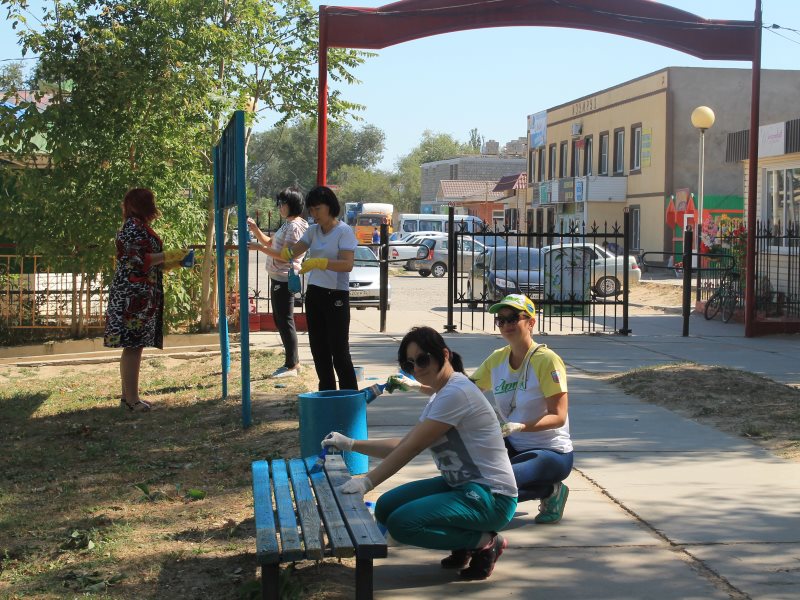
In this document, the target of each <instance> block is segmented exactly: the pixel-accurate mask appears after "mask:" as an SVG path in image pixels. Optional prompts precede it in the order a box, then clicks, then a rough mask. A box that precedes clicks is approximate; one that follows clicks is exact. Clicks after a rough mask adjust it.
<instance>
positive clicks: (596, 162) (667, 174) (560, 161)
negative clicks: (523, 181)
mask: <svg viewBox="0 0 800 600" xmlns="http://www.w3.org/2000/svg"><path fill="white" fill-rule="evenodd" d="M750 84H751V72H750V70H749V69H717V68H714V69H707V68H692V67H667V68H665V69H662V70H660V71H656V72H654V73H650V74H648V75H644V76H642V77H639V78H637V79H634V80H631V81H628V82H625V83H623V84H620V85H617V86H614V87H611V88H608V89H605V90H601V91H599V92H596V93H594V94H590V95H588V96H584V97H582V98H577V99H575V100H572V101H570V102H567V103H565V104H561V105H559V106H555V107H552V108H549V109H547V110H544V111H541V112H538V113H535V114H532V115H530V116H529V117H528V136H529V140H530V148H531V149H530V150H529V153H528V180H529V181H530V184H529V187H528V190H527V198H526V200H527V202H528V204H529V206H530V210H531V217H532V223H531V229H532V230H533V231H545V230H547V228H548V227H549V226H554V227H555V228H556V229H558V228H559V227H564V228H566V227H568V226H569V225H570V223H571V222H586V223H587V224H588V225H589V226H591V225H592V224H593V223H596V224H597V225H598V226H599V227H600V229H601V230H602V228H603V227H604V226H605V225H606V224H607V225H608V227H609V228H611V227H613V225H614V224H615V223H619V224H620V225H621V224H622V220H623V211H624V210H625V209H626V208H628V209H630V211H631V216H632V231H631V244H632V248H635V249H641V250H645V251H651V252H671V251H672V248H673V238H674V236H675V235H676V232H675V231H674V230H673V229H672V228H669V227H667V226H666V223H665V212H666V207H667V204H668V203H669V200H670V197H671V196H674V197H675V198H676V202H682V201H683V200H682V199H688V198H689V194H690V193H694V194H696V189H697V181H698V171H699V132H698V131H697V130H696V129H694V128H693V127H692V124H691V120H690V117H691V113H692V111H693V110H694V108H696V107H697V106H703V105H705V106H709V107H710V108H712V109H713V110H714V112H715V114H716V122H715V124H714V126H713V127H712V128H711V129H709V130H708V131H707V132H706V134H705V148H706V150H705V169H704V172H705V184H704V195H705V196H706V197H708V196H714V197H716V198H722V199H723V200H726V201H727V202H728V203H729V204H731V205H738V206H739V209H740V210H741V208H742V204H743V197H742V191H741V190H742V187H741V167H740V166H739V165H738V164H735V163H731V162H726V160H725V147H726V136H727V134H728V133H729V132H731V131H736V130H738V129H741V128H742V126H743V124H746V123H748V122H749V112H750V102H749V97H750ZM761 89H762V97H761V122H762V123H769V122H774V121H776V120H778V119H780V115H785V114H787V112H789V111H790V110H791V109H792V106H793V104H794V103H795V102H796V91H797V89H800V71H777V70H764V71H762V75H761ZM680 208H681V207H679V209H680Z"/></svg>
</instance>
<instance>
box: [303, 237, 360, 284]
mask: <svg viewBox="0 0 800 600" xmlns="http://www.w3.org/2000/svg"><path fill="white" fill-rule="evenodd" d="M300 241H301V242H303V243H304V244H305V245H306V246H308V255H309V257H311V258H327V259H328V260H336V259H337V258H339V251H340V250H348V251H350V252H355V250H356V247H358V240H356V236H355V234H354V233H353V230H352V229H351V228H350V226H349V225H347V224H346V223H342V222H341V221H339V222H338V223H337V224H336V226H335V227H334V228H333V229H331V230H330V231H329V232H328V233H323V232H322V229H320V226H319V225H318V224H316V223H315V224H314V225H311V226H310V227H309V228H308V230H307V231H306V232H305V233H304V234H303V237H302V238H300ZM308 285H316V286H319V287H323V288H327V289H329V290H342V291H345V292H346V291H348V290H349V289H350V273H337V272H336V271H328V270H327V269H325V270H324V271H323V270H322V269H312V270H311V271H309V274H308Z"/></svg>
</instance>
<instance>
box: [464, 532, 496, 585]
mask: <svg viewBox="0 0 800 600" xmlns="http://www.w3.org/2000/svg"><path fill="white" fill-rule="evenodd" d="M507 546H508V542H507V541H506V540H505V538H503V536H502V535H500V534H499V533H497V534H495V536H494V539H492V541H491V543H490V545H489V547H488V548H484V549H483V550H478V551H477V552H475V553H474V554H473V555H472V560H471V561H469V567H467V568H466V569H464V570H463V571H461V573H460V575H461V579H466V580H469V581H474V580H481V579H487V578H488V577H489V575H491V574H492V571H493V570H494V564H495V563H496V562H497V559H498V558H500V555H501V554H502V553H503V550H505V549H506V547H507Z"/></svg>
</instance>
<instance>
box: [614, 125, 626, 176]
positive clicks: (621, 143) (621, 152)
mask: <svg viewBox="0 0 800 600" xmlns="http://www.w3.org/2000/svg"><path fill="white" fill-rule="evenodd" d="M624 172H625V130H624V129H615V130H614V175H622V174H623V173H624Z"/></svg>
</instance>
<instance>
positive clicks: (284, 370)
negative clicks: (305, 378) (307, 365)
mask: <svg viewBox="0 0 800 600" xmlns="http://www.w3.org/2000/svg"><path fill="white" fill-rule="evenodd" d="M297 371H298V368H297V367H295V368H294V369H290V368H289V367H286V366H284V367H281V368H280V369H277V370H276V371H275V372H274V373H273V374H272V375H270V377H272V378H273V379H279V378H281V377H297Z"/></svg>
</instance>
